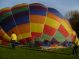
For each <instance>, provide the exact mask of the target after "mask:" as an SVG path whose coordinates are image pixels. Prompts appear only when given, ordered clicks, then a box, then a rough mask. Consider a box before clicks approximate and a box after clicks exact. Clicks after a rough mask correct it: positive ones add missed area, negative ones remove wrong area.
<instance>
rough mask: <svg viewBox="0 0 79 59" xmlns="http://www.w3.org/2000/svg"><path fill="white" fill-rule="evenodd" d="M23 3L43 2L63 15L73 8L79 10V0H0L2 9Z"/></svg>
mask: <svg viewBox="0 0 79 59" xmlns="http://www.w3.org/2000/svg"><path fill="white" fill-rule="evenodd" d="M21 3H27V4H30V3H42V4H44V5H46V6H47V7H52V8H55V9H57V10H58V11H59V12H60V13H61V14H62V15H65V14H66V13H67V12H69V11H71V10H79V0H0V9H2V8H5V7H12V6H14V5H16V4H21Z"/></svg>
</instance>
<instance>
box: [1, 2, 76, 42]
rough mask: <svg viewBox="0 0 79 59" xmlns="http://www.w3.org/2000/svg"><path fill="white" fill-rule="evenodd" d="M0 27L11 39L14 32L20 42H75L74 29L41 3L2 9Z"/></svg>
mask: <svg viewBox="0 0 79 59" xmlns="http://www.w3.org/2000/svg"><path fill="white" fill-rule="evenodd" d="M0 26H1V27H2V29H3V30H4V31H5V33H6V34H7V35H8V36H9V37H10V36H11V34H12V32H14V33H16V35H17V36H18V41H24V42H26V41H27V40H28V39H29V40H33V41H34V40H35V39H38V40H39V41H42V42H43V41H45V40H48V41H50V42H51V41H52V40H53V39H55V41H57V42H59V43H63V42H64V41H66V40H67V41H69V42H72V41H73V39H72V36H73V35H72V34H73V29H72V28H71V26H70V24H69V23H68V21H67V20H65V19H64V17H63V16H62V15H61V14H60V12H59V11H57V10H56V9H54V8H50V7H46V6H45V5H43V4H39V3H33V4H18V5H15V6H13V7H11V8H3V9H1V10H0ZM5 33H4V34H5ZM0 35H1V34H0ZM75 35H76V34H75ZM75 35H74V36H75Z"/></svg>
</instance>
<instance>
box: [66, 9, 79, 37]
mask: <svg viewBox="0 0 79 59" xmlns="http://www.w3.org/2000/svg"><path fill="white" fill-rule="evenodd" d="M67 17H68V20H69V22H70V24H71V26H72V28H73V29H74V30H75V31H76V33H77V36H78V37H79V11H77V10H75V11H71V12H69V13H68V15H67Z"/></svg>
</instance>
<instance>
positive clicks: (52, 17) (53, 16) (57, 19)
mask: <svg viewBox="0 0 79 59" xmlns="http://www.w3.org/2000/svg"><path fill="white" fill-rule="evenodd" d="M47 17H50V18H51V19H55V20H56V21H58V22H60V20H62V19H61V18H59V17H58V16H56V15H54V14H52V13H50V12H48V13H47Z"/></svg>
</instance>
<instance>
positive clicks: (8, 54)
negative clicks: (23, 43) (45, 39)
mask: <svg viewBox="0 0 79 59" xmlns="http://www.w3.org/2000/svg"><path fill="white" fill-rule="evenodd" d="M78 50H79V49H78ZM71 53H72V49H71V48H64V49H53V50H52V51H39V50H36V49H28V48H16V49H10V48H2V47H0V59H79V56H73V55H71ZM78 53H79V51H78Z"/></svg>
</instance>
